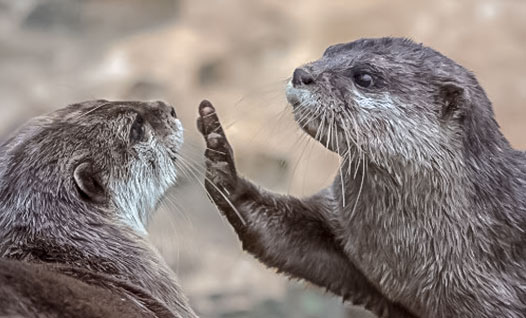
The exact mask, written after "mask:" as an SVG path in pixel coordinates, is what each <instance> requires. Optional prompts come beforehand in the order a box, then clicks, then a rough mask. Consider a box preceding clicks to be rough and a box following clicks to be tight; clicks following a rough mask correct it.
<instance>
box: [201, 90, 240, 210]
mask: <svg viewBox="0 0 526 318" xmlns="http://www.w3.org/2000/svg"><path fill="white" fill-rule="evenodd" d="M197 128H198V129H199V131H200V132H201V134H202V135H203V137H204V138H205V141H206V151H205V158H206V180H205V186H206V189H207V191H208V193H209V194H210V196H211V197H212V199H213V200H214V202H215V203H216V204H217V205H219V206H222V205H223V204H224V202H223V201H225V200H229V199H230V198H229V197H230V195H231V193H233V192H234V190H235V187H236V184H237V179H238V177H237V173H236V168H235V165H234V155H233V151H232V147H231V146H230V144H229V143H228V140H227V138H226V136H225V132H224V130H223V127H222V126H221V123H220V122H219V118H218V117H217V113H216V111H215V108H214V106H212V104H211V103H210V102H209V101H207V100H204V101H202V102H201V104H200V105H199V118H198V119H197Z"/></svg>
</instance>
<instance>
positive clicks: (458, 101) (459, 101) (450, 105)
mask: <svg viewBox="0 0 526 318" xmlns="http://www.w3.org/2000/svg"><path fill="white" fill-rule="evenodd" d="M439 98H440V103H439V105H441V106H442V108H441V110H440V117H441V118H443V119H449V118H452V117H457V116H456V115H458V114H459V113H461V111H462V106H463V105H465V102H466V98H465V92H464V88H463V87H462V86H460V85H458V84H456V83H453V82H445V83H441V85H440V92H439Z"/></svg>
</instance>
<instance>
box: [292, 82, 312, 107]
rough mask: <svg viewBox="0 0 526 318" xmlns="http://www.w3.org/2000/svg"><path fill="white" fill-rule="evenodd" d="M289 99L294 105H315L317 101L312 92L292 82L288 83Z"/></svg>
mask: <svg viewBox="0 0 526 318" xmlns="http://www.w3.org/2000/svg"><path fill="white" fill-rule="evenodd" d="M286 95H287V101H288V102H289V103H290V104H291V105H292V106H294V107H296V106H300V105H301V106H304V107H314V106H315V103H314V101H313V98H312V93H311V92H310V91H309V90H307V89H304V88H296V87H294V86H293V85H292V82H291V81H289V82H288V83H287V88H286Z"/></svg>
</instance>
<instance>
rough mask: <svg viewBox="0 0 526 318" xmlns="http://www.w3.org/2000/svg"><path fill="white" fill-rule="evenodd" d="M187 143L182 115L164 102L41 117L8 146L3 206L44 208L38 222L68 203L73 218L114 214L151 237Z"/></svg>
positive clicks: (91, 104)
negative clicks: (150, 225)
mask: <svg viewBox="0 0 526 318" xmlns="http://www.w3.org/2000/svg"><path fill="white" fill-rule="evenodd" d="M182 143H183V129H182V126H181V123H180V121H179V120H178V119H177V117H176V113H175V110H174V108H173V107H171V106H169V105H166V104H165V103H163V102H128V101H124V102H110V101H106V100H97V101H88V102H83V103H79V104H74V105H70V106H68V107H66V108H64V109H61V110H58V111H56V112H54V113H51V114H48V115H46V116H42V117H38V118H35V119H33V120H32V121H30V122H29V123H28V124H26V125H25V126H24V127H23V128H22V129H21V130H20V131H19V132H18V133H16V134H15V135H14V136H13V137H12V138H11V139H9V140H8V141H7V142H6V143H5V144H4V145H3V148H2V153H1V155H0V158H1V160H0V162H2V164H3V168H0V180H2V184H1V188H0V201H1V202H3V203H4V206H10V207H11V209H17V210H27V209H35V210H37V211H32V212H31V214H32V216H31V217H32V218H34V219H33V221H34V222H35V223H36V224H38V222H39V221H41V222H44V223H45V222H46V214H49V213H60V210H61V209H60V208H59V207H57V205H60V204H63V205H64V206H67V207H68V209H65V210H68V211H69V213H71V211H75V210H78V211H81V210H84V211H96V213H103V214H108V213H110V214H111V215H109V217H110V218H112V219H120V220H122V221H123V222H124V223H125V224H128V225H129V226H131V227H132V228H133V229H135V230H136V231H137V232H139V233H144V232H145V226H146V224H147V222H148V218H149V214H150V212H151V211H153V210H154V209H155V207H156V205H157V203H158V202H159V200H160V199H161V198H162V196H163V194H164V193H165V192H166V190H167V189H168V188H169V187H170V186H172V185H173V184H174V182H175V179H176V175H177V168H176V159H177V155H178V151H179V149H180V147H181V145H182ZM79 214H80V213H79ZM24 215H26V214H24ZM107 216H108V215H107ZM65 217H67V218H68V219H75V216H74V215H67V216H65ZM78 217H81V216H80V215H79V216H78ZM47 219H49V217H48V218H47ZM54 219H56V217H55V218H54Z"/></svg>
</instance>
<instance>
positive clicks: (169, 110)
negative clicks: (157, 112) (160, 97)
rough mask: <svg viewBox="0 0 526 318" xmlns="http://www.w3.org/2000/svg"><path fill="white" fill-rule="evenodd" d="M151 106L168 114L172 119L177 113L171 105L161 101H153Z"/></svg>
mask: <svg viewBox="0 0 526 318" xmlns="http://www.w3.org/2000/svg"><path fill="white" fill-rule="evenodd" d="M153 104H154V105H156V106H157V107H159V108H160V109H161V110H162V111H164V112H165V113H167V114H170V116H172V117H173V118H177V113H176V112H175V108H174V107H173V106H172V105H170V104H167V103H165V102H163V101H155V102H153Z"/></svg>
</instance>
